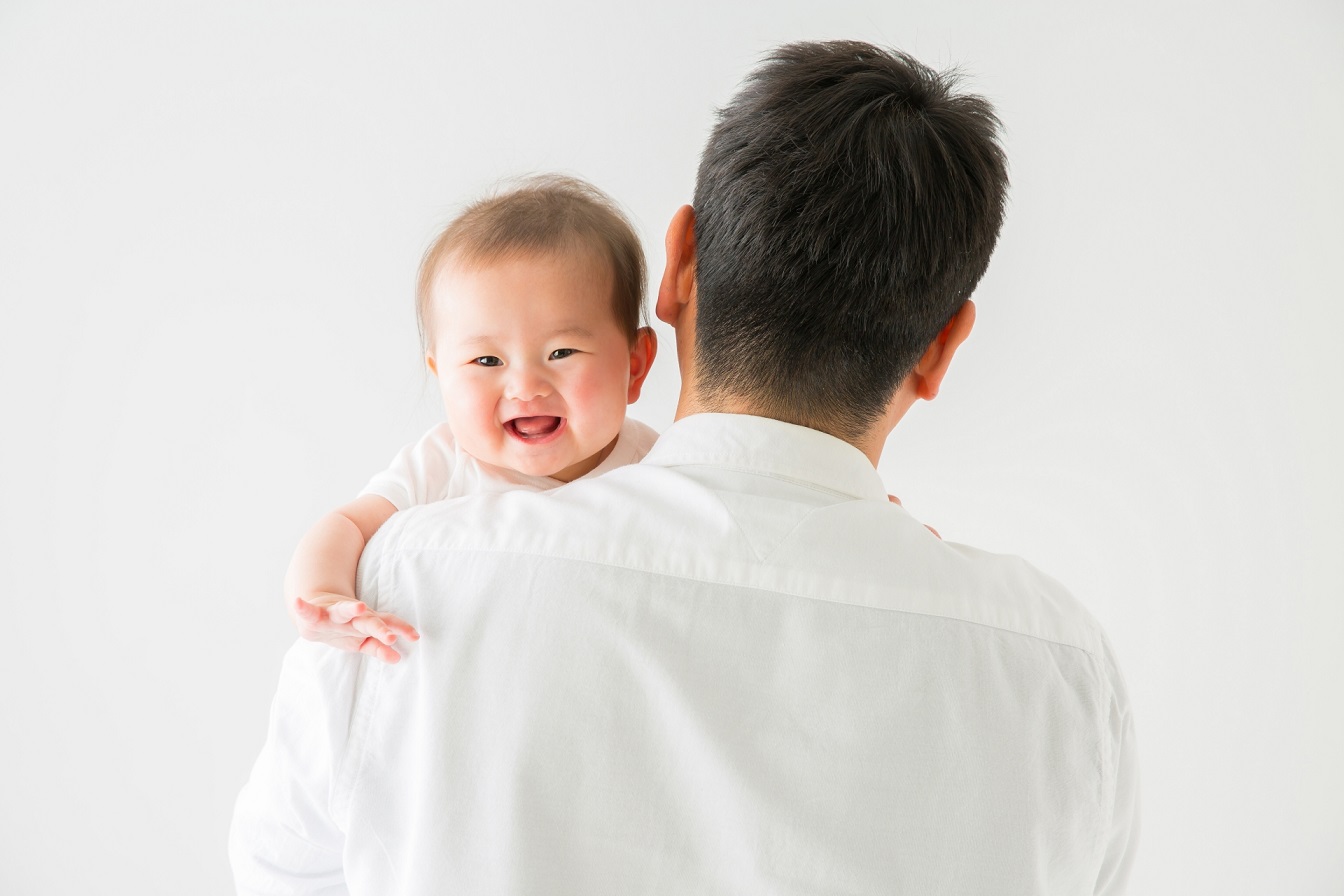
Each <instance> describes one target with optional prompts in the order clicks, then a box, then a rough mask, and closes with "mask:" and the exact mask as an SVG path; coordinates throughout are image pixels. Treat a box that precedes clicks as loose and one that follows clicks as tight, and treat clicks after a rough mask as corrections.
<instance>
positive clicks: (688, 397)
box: [676, 385, 900, 467]
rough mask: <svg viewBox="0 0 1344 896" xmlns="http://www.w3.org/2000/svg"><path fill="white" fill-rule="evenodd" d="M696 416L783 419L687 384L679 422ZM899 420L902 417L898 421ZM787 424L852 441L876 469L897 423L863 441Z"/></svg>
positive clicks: (752, 404) (881, 425)
mask: <svg viewBox="0 0 1344 896" xmlns="http://www.w3.org/2000/svg"><path fill="white" fill-rule="evenodd" d="M693 414H746V415H748V416H752V417H768V418H770V419H772V420H782V418H781V417H779V416H777V415H776V414H774V413H771V412H770V411H768V410H766V409H765V408H763V407H761V406H760V404H759V403H758V402H753V401H751V400H749V399H746V398H742V397H740V396H726V397H719V396H715V397H714V398H712V399H711V398H708V397H706V396H704V395H703V394H701V393H700V391H699V390H697V389H694V388H691V387H689V386H686V385H683V386H682V390H681V396H680V397H679V398H678V400H677V416H676V419H677V420H680V419H682V418H683V417H689V416H691V415H693ZM899 419H900V418H899V417H898V418H897V420H899ZM783 422H784V423H792V424H794V425H795V426H806V427H807V428H808V429H815V430H817V431H818V432H824V433H826V434H827V435H829V436H834V437H835V438H837V439H840V440H841V441H842V442H848V443H849V444H850V445H853V446H854V447H855V448H857V449H859V450H860V451H862V452H863V454H864V456H865V457H867V458H868V460H869V462H871V463H872V465H873V466H874V467H876V466H877V462H878V459H879V458H881V457H882V448H883V446H884V445H886V442H887V436H889V435H890V434H891V430H892V429H893V428H894V426H895V421H892V422H891V424H890V425H887V419H886V418H884V419H883V420H880V421H878V423H877V424H875V425H874V426H872V427H870V428H869V429H868V430H866V431H865V432H864V433H862V434H861V435H860V436H859V438H857V439H853V438H849V437H847V436H844V435H841V434H839V433H835V432H831V431H830V430H827V429H824V428H822V427H820V426H814V425H812V424H810V423H801V422H799V421H796V420H783Z"/></svg>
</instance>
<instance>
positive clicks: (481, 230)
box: [415, 174, 644, 351]
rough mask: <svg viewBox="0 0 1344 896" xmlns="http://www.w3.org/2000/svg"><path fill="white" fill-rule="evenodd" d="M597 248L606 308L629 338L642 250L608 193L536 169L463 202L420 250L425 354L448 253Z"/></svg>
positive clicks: (495, 256)
mask: <svg viewBox="0 0 1344 896" xmlns="http://www.w3.org/2000/svg"><path fill="white" fill-rule="evenodd" d="M576 250H578V251H584V250H587V251H595V252H597V253H598V254H599V255H600V256H601V257H602V258H603V259H604V260H605V261H607V262H608V263H609V264H610V265H611V271H612V279H613V280H614V288H613V290H612V308H613V310H614V311H615V314H616V322H617V323H618V324H620V326H621V328H622V329H623V330H624V331H625V333H626V336H627V337H628V338H629V339H630V341H631V342H632V343H633V342H634V340H635V334H636V333H637V332H638V330H639V328H640V326H641V325H642V324H643V322H644V250H643V249H642V248H641V247H640V244H639V237H638V236H636V234H635V231H634V228H633V227H631V226H630V221H629V220H628V219H627V218H626V216H625V214H624V213H623V212H622V211H621V210H620V208H619V207H618V206H617V205H616V203H615V201H614V200H612V199H611V197H610V196H608V195H607V194H606V193H603V192H602V191H601V190H599V189H598V188H597V187H595V186H593V185H592V184H590V183H588V182H587V181H583V180H580V179H578V178H576V177H566V176H564V175H560V174H539V175H534V176H531V177H525V178H520V179H519V180H516V181H512V182H510V183H508V184H506V185H505V186H504V187H503V188H502V189H501V190H500V191H499V192H496V193H494V194H492V195H490V196H487V197H485V198H484V199H479V200H477V201H476V202H473V203H472V204H471V205H469V206H467V208H466V209H465V210H463V211H462V213H461V214H459V215H458V216H457V217H456V218H454V219H453V220H452V221H451V222H449V224H448V225H447V226H446V227H444V228H443V230H442V231H441V232H440V233H439V235H438V236H437V237H435V239H434V242H432V243H431V244H430V246H429V248H428V249H427V250H425V255H424V258H423V259H422V260H421V262H420V274H419V277H418V279H417V282H416V289H415V311H416V321H417V323H418V325H419V327H420V347H421V348H422V349H423V350H426V351H428V350H429V348H430V347H431V346H430V344H429V334H430V327H429V317H430V311H431V310H432V309H431V297H432V292H433V286H434V280H435V278H436V277H437V276H438V274H439V271H440V269H441V268H442V267H443V264H444V262H446V261H447V260H448V259H450V258H455V259H459V260H461V261H464V262H466V263H467V264H488V263H490V262H493V261H498V260H499V259H501V258H506V257H509V256H514V255H526V254H534V253H543V254H544V253H553V252H572V251H576Z"/></svg>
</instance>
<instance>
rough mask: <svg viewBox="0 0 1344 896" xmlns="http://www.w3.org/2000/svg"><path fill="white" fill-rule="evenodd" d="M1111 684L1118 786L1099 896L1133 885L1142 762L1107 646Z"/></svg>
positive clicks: (1118, 895) (1126, 700) (1122, 687)
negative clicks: (1132, 870)
mask: <svg viewBox="0 0 1344 896" xmlns="http://www.w3.org/2000/svg"><path fill="white" fill-rule="evenodd" d="M1106 657H1107V661H1108V666H1109V669H1108V671H1109V672H1110V677H1111V681H1112V682H1113V686H1114V688H1115V691H1116V695H1115V702H1114V703H1113V705H1112V710H1111V722H1110V727H1111V736H1112V739H1113V743H1115V748H1114V750H1113V753H1112V757H1113V772H1114V781H1115V786H1114V788H1113V797H1112V810H1111V826H1110V833H1109V835H1108V837H1107V839H1106V842H1105V844H1103V850H1104V852H1103V855H1102V861H1101V869H1100V872H1099V873H1098V875H1097V886H1096V890H1095V891H1096V894H1097V896H1121V894H1123V893H1124V892H1125V889H1126V887H1127V886H1128V885H1129V875H1130V871H1131V869H1132V868H1133V865H1134V854H1135V852H1136V851H1137V849H1138V845H1139V759H1138V743H1137V741H1136V739H1135V736H1134V718H1133V714H1132V713H1131V712H1130V707H1129V696H1128V694H1127V693H1126V691H1125V685H1124V681H1123V679H1122V678H1121V676H1120V670H1119V667H1118V666H1117V665H1116V662H1115V657H1114V654H1113V653H1112V651H1111V645H1110V644H1109V642H1107V643H1106Z"/></svg>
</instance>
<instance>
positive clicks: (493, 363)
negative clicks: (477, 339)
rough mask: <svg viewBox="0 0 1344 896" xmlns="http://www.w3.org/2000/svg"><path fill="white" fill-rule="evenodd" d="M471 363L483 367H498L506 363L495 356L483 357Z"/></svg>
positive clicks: (474, 359)
mask: <svg viewBox="0 0 1344 896" xmlns="http://www.w3.org/2000/svg"><path fill="white" fill-rule="evenodd" d="M471 363H473V364H478V365H480V366H481V367H498V366H500V365H501V364H503V363H504V362H503V361H501V360H499V359H498V358H496V357H495V356H494V355H481V356H480V357H479V358H473V359H472V362H471Z"/></svg>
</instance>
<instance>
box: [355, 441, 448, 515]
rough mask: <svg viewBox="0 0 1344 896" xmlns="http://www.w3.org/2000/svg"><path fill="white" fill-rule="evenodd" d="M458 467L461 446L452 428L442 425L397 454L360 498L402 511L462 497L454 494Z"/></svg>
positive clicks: (370, 482) (365, 488)
mask: <svg viewBox="0 0 1344 896" xmlns="http://www.w3.org/2000/svg"><path fill="white" fill-rule="evenodd" d="M457 467H458V458H457V442H456V440H454V439H453V433H452V430H451V429H449V428H448V424H446V423H440V424H439V425H438V426H436V427H434V428H433V429H431V430H430V431H429V432H427V433H425V434H424V435H423V436H422V437H421V438H420V441H418V442H413V443H412V444H410V445H407V446H406V447H405V448H403V449H401V451H399V452H397V456H396V457H394V458H393V459H392V463H391V464H390V465H389V466H388V468H387V469H386V470H384V471H383V472H381V473H379V474H378V475H377V476H374V477H373V478H372V479H370V480H369V484H368V485H366V486H364V490H363V491H362V492H361V493H360V494H362V495H379V496H381V497H383V498H386V499H387V500H388V501H391V502H392V506H394V507H396V508H397V509H398V510H405V509H406V508H408V507H416V506H419V505H421V504H432V503H434V502H435V501H443V500H446V499H448V498H455V497H460V495H456V494H453V474H454V473H455V472H456V470H457Z"/></svg>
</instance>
